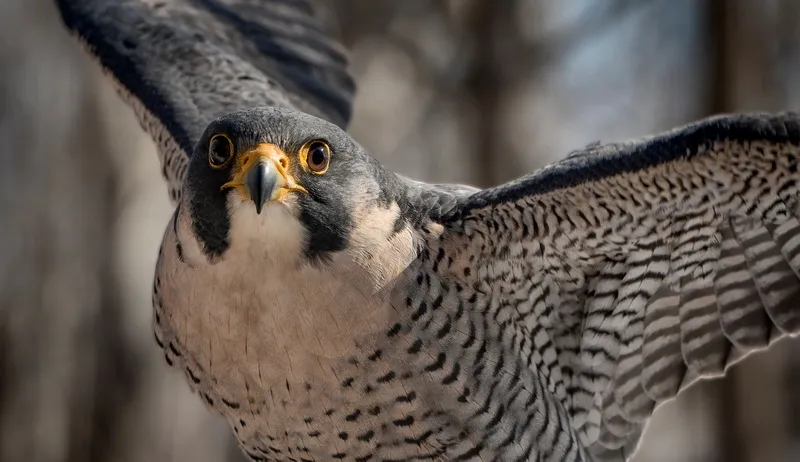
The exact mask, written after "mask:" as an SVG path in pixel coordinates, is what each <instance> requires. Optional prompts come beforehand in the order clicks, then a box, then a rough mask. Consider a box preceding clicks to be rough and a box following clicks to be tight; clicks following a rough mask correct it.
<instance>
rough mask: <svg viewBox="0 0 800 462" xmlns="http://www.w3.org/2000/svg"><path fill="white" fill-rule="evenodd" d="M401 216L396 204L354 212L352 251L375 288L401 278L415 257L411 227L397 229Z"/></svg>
mask: <svg viewBox="0 0 800 462" xmlns="http://www.w3.org/2000/svg"><path fill="white" fill-rule="evenodd" d="M399 216H400V208H399V207H398V206H397V204H396V203H392V204H391V206H389V207H388V208H383V207H380V206H371V207H365V208H361V209H358V210H356V212H355V213H354V216H353V223H354V225H355V226H354V227H353V230H352V232H351V235H350V243H349V249H348V252H350V254H351V256H352V259H353V261H355V262H356V263H357V264H358V265H359V266H360V267H362V268H363V269H364V270H365V271H366V272H367V274H368V275H369V278H370V279H371V282H372V285H373V287H372V289H373V290H374V291H377V290H380V289H381V288H382V287H383V286H384V285H386V283H388V282H389V281H391V280H392V279H394V278H395V277H397V276H398V275H399V274H400V273H401V272H403V270H405V269H406V267H408V265H409V263H411V260H412V259H413V258H414V257H415V255H414V238H413V234H412V232H411V229H410V228H409V227H408V226H406V227H404V228H403V229H401V230H400V231H399V232H395V231H394V226H395V222H396V220H397V218H398V217H399Z"/></svg>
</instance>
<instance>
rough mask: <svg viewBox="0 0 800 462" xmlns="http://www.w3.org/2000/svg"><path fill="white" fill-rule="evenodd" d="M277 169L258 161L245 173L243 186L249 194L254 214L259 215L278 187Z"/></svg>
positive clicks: (269, 163)
mask: <svg viewBox="0 0 800 462" xmlns="http://www.w3.org/2000/svg"><path fill="white" fill-rule="evenodd" d="M279 176H280V175H279V174H278V171H277V169H276V168H275V166H274V165H273V164H272V162H269V161H266V162H265V161H262V160H259V161H258V162H256V163H255V164H253V166H252V167H250V169H249V170H248V171H247V173H245V186H247V190H248V191H249V193H250V200H252V201H253V203H254V204H255V205H256V212H257V213H258V214H259V215H260V214H261V208H262V207H263V206H264V202H266V201H267V200H269V199H270V198H271V197H272V194H273V192H274V191H275V189H276V188H275V187H276V186H277V185H278V177H279Z"/></svg>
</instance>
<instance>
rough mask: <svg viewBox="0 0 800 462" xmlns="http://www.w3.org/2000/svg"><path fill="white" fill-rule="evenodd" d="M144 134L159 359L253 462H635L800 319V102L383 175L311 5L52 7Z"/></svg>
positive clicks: (245, 1)
mask: <svg viewBox="0 0 800 462" xmlns="http://www.w3.org/2000/svg"><path fill="white" fill-rule="evenodd" d="M57 3H58V6H59V7H60V11H61V14H62V17H63V19H64V22H65V24H66V25H67V27H68V28H69V29H70V30H71V31H72V32H73V33H74V34H75V35H76V36H77V37H78V38H79V39H80V40H81V41H82V42H83V43H84V44H85V45H86V47H87V49H88V50H89V51H90V52H91V54H92V56H94V57H95V58H96V59H97V61H98V62H99V64H100V65H101V66H102V68H103V69H104V70H105V71H106V73H107V74H108V75H109V76H111V77H112V79H113V80H114V82H115V83H116V85H117V87H118V88H119V92H120V94H121V96H122V97H123V98H124V99H125V100H126V101H128V102H129V103H130V105H131V106H132V107H133V109H134V110H135V111H136V114H137V115H138V117H139V120H140V122H141V124H142V126H143V128H144V129H146V130H147V131H148V132H149V133H150V134H151V135H152V136H153V138H154V139H155V141H156V142H157V144H158V148H159V153H160V155H161V160H162V164H163V172H164V175H165V177H166V179H167V181H168V182H169V186H170V193H171V196H172V198H173V199H174V201H175V203H176V209H175V212H174V214H173V216H172V218H171V220H170V221H169V223H168V225H167V226H166V231H165V234H164V238H163V242H162V246H161V249H160V252H159V259H158V264H157V268H156V274H155V282H154V291H153V305H154V330H155V337H156V341H157V342H158V344H159V345H160V346H161V348H162V349H163V351H164V354H165V357H166V361H167V362H168V363H169V364H170V365H172V366H174V367H175V368H177V369H179V370H181V371H183V372H184V373H185V375H186V377H187V382H188V384H189V385H190V386H191V387H192V389H194V390H195V391H196V392H197V393H198V394H199V395H200V396H201V397H202V398H203V399H204V400H205V402H206V403H207V404H208V406H209V407H210V408H212V409H214V410H215V411H216V412H218V413H220V414H221V415H222V416H224V417H225V418H226V419H227V421H228V422H229V424H230V426H231V428H232V429H233V432H234V433H235V435H236V437H237V438H238V441H239V442H240V444H241V447H242V449H243V450H244V452H246V453H247V454H248V455H249V457H250V458H252V459H253V460H256V461H283V460H291V461H312V460H316V461H323V460H350V461H380V460H398V461H399V460H423V459H431V460H503V461H507V460H531V461H558V462H567V461H569V462H572V461H603V462H605V461H624V460H628V459H629V458H630V456H631V454H633V452H634V451H635V449H636V446H637V444H638V442H639V440H640V437H641V434H642V431H643V429H644V428H645V425H646V424H647V422H648V419H649V418H650V416H651V415H652V413H653V412H654V410H655V409H656V408H657V407H658V406H659V405H660V404H661V403H663V402H665V401H667V400H670V399H672V398H674V397H675V396H676V395H677V394H678V393H679V392H680V391H682V390H683V389H685V388H686V387H688V386H689V385H691V384H692V383H694V382H696V381H697V380H699V379H702V378H707V377H715V376H720V375H723V374H724V373H725V371H726V369H727V368H728V367H729V366H730V365H732V364H734V363H736V362H737V361H739V360H740V359H741V358H743V357H744V356H745V355H747V354H749V353H751V352H753V351H756V350H760V349H764V348H766V347H768V346H769V345H771V344H772V343H773V342H775V341H776V340H778V339H780V338H782V337H785V336H793V335H795V334H797V333H798V332H800V221H798V219H800V201H798V196H799V195H800V191H799V190H798V188H800V171H798V168H799V167H800V116H798V115H796V114H790V113H785V114H777V115H770V114H746V115H726V116H717V117H714V118H709V119H705V120H702V121H699V122H696V123H693V124H690V125H687V126H684V127H681V128H677V129H675V130H672V131H669V132H666V133H663V134H660V135H657V136H653V137H648V138H645V139H641V140H637V141H633V142H626V143H617V144H605V145H592V146H590V147H587V148H586V149H584V150H581V151H579V152H577V153H574V154H572V155H570V156H568V157H566V158H565V159H564V160H562V161H560V162H556V163H555V164H553V165H551V166H548V167H546V168H543V169H541V170H539V171H537V172H534V173H531V174H529V175H527V176H524V177H522V178H520V179H518V180H516V181H513V182H510V183H507V184H504V185H500V186H497V187H494V188H490V189H485V190H477V189H474V188H470V187H467V186H461V185H431V184H425V183H421V182H417V181H412V180H410V179H407V178H405V177H403V176H400V175H397V174H395V173H392V172H389V171H387V170H386V169H384V168H383V167H382V166H381V165H380V164H379V163H378V162H376V161H375V160H374V159H373V158H372V157H370V156H369V154H368V153H366V152H365V150H364V149H363V148H362V147H361V146H359V144H358V143H357V142H356V141H355V140H353V139H352V138H351V137H350V136H349V135H348V134H347V132H346V131H345V130H346V126H347V122H348V120H349V117H350V111H351V105H352V99H353V92H354V85H353V83H352V80H351V77H350V76H349V75H348V73H347V70H346V60H345V58H344V54H343V51H342V50H341V47H340V45H338V44H337V43H336V42H335V41H334V40H333V39H332V38H331V37H330V36H329V35H328V34H327V33H326V32H325V31H324V29H323V28H322V27H321V26H320V24H319V23H318V19H317V18H316V17H315V16H314V15H313V14H312V13H313V10H312V9H311V7H310V5H309V4H307V2H305V1H300V0H272V1H255V0H169V1H168V0H163V1H157V0H116V1H103V0H73V1H67V0H59V1H58V2H57Z"/></svg>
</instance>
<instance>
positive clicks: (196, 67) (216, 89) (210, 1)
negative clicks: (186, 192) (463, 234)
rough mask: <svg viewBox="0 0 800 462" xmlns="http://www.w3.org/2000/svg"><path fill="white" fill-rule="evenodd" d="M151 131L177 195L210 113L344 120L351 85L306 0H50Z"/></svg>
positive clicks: (339, 53)
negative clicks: (273, 112)
mask: <svg viewBox="0 0 800 462" xmlns="http://www.w3.org/2000/svg"><path fill="white" fill-rule="evenodd" d="M56 3H57V5H58V7H59V10H60V12H61V16H62V19H63V21H64V23H65V24H66V26H67V28H68V29H69V30H70V31H71V32H72V33H73V34H74V35H76V36H77V37H78V39H79V40H80V41H81V42H82V43H83V44H84V45H85V47H86V49H87V51H88V52H89V53H90V54H91V55H92V56H93V57H94V58H96V60H97V61H98V62H99V64H100V65H101V67H102V69H103V70H104V72H105V73H106V75H107V76H109V77H110V78H111V79H112V82H114V84H115V86H116V87H117V90H118V91H119V93H120V95H121V96H122V98H123V99H124V100H125V101H126V102H127V103H128V104H130V105H131V106H132V107H133V109H134V111H135V112H136V115H137V117H138V119H139V122H140V123H141V125H142V127H143V128H144V129H145V130H146V131H147V132H148V133H149V134H150V135H151V136H152V137H153V139H154V141H155V142H156V144H157V148H158V151H159V156H160V158H161V163H162V170H163V174H164V176H165V177H166V179H167V181H168V185H169V190H170V196H171V198H172V199H173V200H175V201H177V199H178V197H179V195H180V189H181V184H182V182H183V177H184V174H185V171H186V165H187V163H188V157H189V156H190V155H191V153H192V152H193V150H194V143H195V142H196V141H197V139H198V138H199V136H200V134H201V133H202V132H203V130H204V129H205V127H206V126H207V125H208V123H210V122H211V121H212V120H214V119H216V118H217V117H219V116H222V115H224V114H226V113H229V112H232V111H235V110H239V109H247V108H252V107H257V106H275V107H283V108H290V109H297V110H300V111H304V112H308V113H310V114H313V115H316V116H319V117H322V118H325V119H327V120H330V121H331V122H333V123H336V124H338V125H340V126H341V127H345V126H346V125H347V122H348V120H349V118H350V111H351V107H352V99H353V93H354V84H353V81H352V78H351V77H350V75H349V74H348V72H347V69H346V66H347V62H346V59H345V55H344V52H343V50H342V49H341V47H340V46H339V44H338V43H336V42H335V41H334V40H333V39H332V38H331V37H330V36H329V35H328V34H327V33H326V32H325V31H324V30H323V29H322V27H321V25H320V23H319V22H318V21H317V19H316V18H315V17H314V16H313V15H312V12H313V8H312V7H311V4H310V2H309V1H307V0H114V1H105V0H57V1H56Z"/></svg>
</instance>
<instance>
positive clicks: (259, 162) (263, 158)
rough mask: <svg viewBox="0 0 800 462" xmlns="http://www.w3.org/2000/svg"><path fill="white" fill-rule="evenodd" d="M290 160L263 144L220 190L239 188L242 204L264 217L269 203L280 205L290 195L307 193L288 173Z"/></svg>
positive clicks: (243, 160)
mask: <svg viewBox="0 0 800 462" xmlns="http://www.w3.org/2000/svg"><path fill="white" fill-rule="evenodd" d="M288 167H289V157H288V156H287V155H286V153H284V152H283V150H281V149H280V148H279V147H277V146H275V145H274V144H270V143H262V144H259V145H257V146H256V147H254V148H253V149H251V150H250V151H248V152H246V153H244V154H243V155H242V156H241V158H240V159H239V161H238V162H237V166H236V168H235V173H234V175H233V179H232V180H231V181H229V182H227V183H225V184H224V185H222V188H221V189H228V188H236V189H237V190H239V192H240V194H241V195H242V199H243V200H247V199H250V200H252V201H253V204H255V206H256V212H257V213H258V214H261V210H262V209H263V207H264V204H265V203H266V202H268V201H279V200H280V199H281V198H282V197H283V196H284V194H286V193H287V192H289V191H300V192H307V191H306V189H305V188H303V187H302V186H300V185H298V184H297V182H296V181H295V179H294V178H293V177H292V176H291V175H290V174H289V172H288V170H287V169H288Z"/></svg>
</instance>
